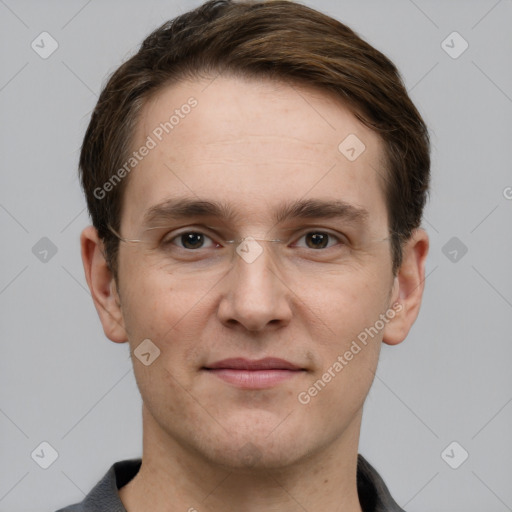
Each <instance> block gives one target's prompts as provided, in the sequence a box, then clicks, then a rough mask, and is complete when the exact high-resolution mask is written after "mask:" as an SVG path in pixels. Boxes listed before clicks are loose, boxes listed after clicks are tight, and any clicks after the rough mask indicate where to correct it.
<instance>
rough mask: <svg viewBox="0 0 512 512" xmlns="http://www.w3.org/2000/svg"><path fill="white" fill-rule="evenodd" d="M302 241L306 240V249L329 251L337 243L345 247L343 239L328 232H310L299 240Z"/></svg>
mask: <svg viewBox="0 0 512 512" xmlns="http://www.w3.org/2000/svg"><path fill="white" fill-rule="evenodd" d="M302 239H305V243H306V249H326V248H327V249H328V248H330V247H332V246H333V245H337V243H341V244H342V245H345V241H344V240H343V239H342V238H341V237H339V236H336V235H334V234H332V233H328V232H326V231H308V232H307V233H305V234H304V235H302V236H301V237H300V238H299V240H302ZM302 247H304V246H302Z"/></svg>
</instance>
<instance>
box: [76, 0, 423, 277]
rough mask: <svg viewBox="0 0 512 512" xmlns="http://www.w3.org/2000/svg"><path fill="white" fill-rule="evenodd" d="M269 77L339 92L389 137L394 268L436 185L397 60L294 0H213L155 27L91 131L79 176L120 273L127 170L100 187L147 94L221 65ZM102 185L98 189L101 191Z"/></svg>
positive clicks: (126, 148)
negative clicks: (118, 234)
mask: <svg viewBox="0 0 512 512" xmlns="http://www.w3.org/2000/svg"><path fill="white" fill-rule="evenodd" d="M224 72H227V73H231V74H235V75H241V76H247V77H253V78H261V79H263V78H270V79H273V80H278V81H280V82H283V83H294V84H303V85H307V86H313V87H315V88H317V89H319V90H320V91H324V92H326V93H329V94H330V95H332V94H334V95H335V96H336V97H337V98H339V99H340V100H341V101H342V102H343V104H344V105H346V106H347V108H349V109H350V111H351V112H352V113H353V114H354V115H355V116H356V117H357V118H358V119H359V120H360V121H361V122H362V123H364V124H365V125H366V126H368V127H369V128H371V129H372V130H374V131H375V132H376V133H378V134H379V135H380V137H381V138H382V140H383V142H384V148H385V161H386V164H387V165H386V169H385V171H384V172H383V173H380V175H381V178H383V182H384V183H383V186H384V191H385V195H386V204H387V210H388V219H389V229H390V234H391V247H392V258H393V269H392V270H393V273H394V274H396V272H397V270H398V269H399V267H400V265H401V261H402V247H403V244H404V243H405V242H406V241H407V240H408V239H409V238H410V236H411V234H412V232H413V230H414V229H416V228H417V227H419V225H420V222H421V218H422V213H423V208H424V205H425V201H426V196H427V193H428V185H429V177H430V142H429V135H428V130H427V127H426V125H425V123H424V121H423V119H422V118H421V115H420V114H419V112H418V110H417V109H416V107H415V106H414V104H413V103H412V101H411V99H410V98H409V96H408V94H407V91H406V89H405V86H404V84H403V82H402V79H401V76H400V74H399V72H398V70H397V68H396V67H395V65H394V64H393V63H392V62H391V61H390V60H389V59H388V58H387V57H386V56H384V55H383V54H382V53H380V52H379V51H377V50H376V49H375V48H373V47H372V46H371V45H369V44H368V43H366V42H365V41H363V40H362V39H361V38H360V37H359V36H358V35H357V34H356V33H355V32H354V31H352V30H351V29H350V28H348V27H347V26H346V25H344V24H342V23H340V22H339V21H337V20H335V19H333V18H331V17H329V16H326V15H324V14H322V13H320V12H318V11H316V10H314V9H312V8H309V7H306V6H304V5H301V4H298V3H295V2H292V1H287V0H271V1H257V0H248V1H234V0H210V1H207V2H205V3H204V4H203V5H201V6H200V7H198V8H196V9H194V10H192V11H190V12H187V13H185V14H183V15H181V16H178V17H177V18H175V19H173V20H170V21H168V22H166V23H165V24H164V25H162V26H161V27H160V28H158V29H157V30H155V31H154V32H152V33H151V34H150V35H149V36H148V37H147V38H146V39H145V40H144V42H143V43H142V45H141V47H140V49H139V51H138V52H137V53H136V54H135V55H134V56H133V57H131V58H130V59H129V60H127V61H126V62H125V63H124V64H122V65H121V66H120V67H119V68H118V69H117V70H116V71H115V72H114V73H113V75H112V76H111V77H110V79H109V81H108V83H107V85H106V86H105V87H104V89H103V91H102V92H101V95H100V97H99V100H98V103H97V105H96V108H95V109H94V112H93V114H92V118H91V121H90V123H89V126H88V128H87V132H86V134H85V137H84V142H83V145H82V150H81V154H80V176H81V182H82V186H83V188H84V191H85V195H86V199H87V206H88V209H89V213H90V215H91V218H92V222H93V225H94V226H95V228H96V229H97V230H98V233H99V236H100V237H101V238H102V239H103V241H104V243H105V250H106V256H107V261H108V263H109V266H110V268H111V269H112V270H113V272H114V276H116V274H117V272H116V261H117V250H118V244H119V241H118V239H117V238H116V237H115V236H114V235H113V234H112V233H111V231H110V230H109V229H108V226H109V225H110V226H111V227H112V228H114V229H115V230H118V229H119V225H120V219H121V211H122V199H123V190H124V188H125V186H126V179H124V180H123V181H122V182H120V183H119V185H118V186H115V187H112V188H111V190H109V192H108V198H107V199H106V200H103V198H98V193H97V191H98V190H99V189H102V187H103V185H104V184H105V183H106V182H108V181H109V179H112V177H113V176H114V174H115V173H116V171H117V170H118V169H119V168H120V167H121V166H122V165H123V162H126V159H127V157H129V155H130V152H131V145H132V142H133V137H134V133H135V129H136V126H137V122H138V119H139V113H140V112H141V109H142V108H143V107H144V105H145V104H146V102H147V101H148V99H149V98H150V97H152V96H154V95H155V94H156V93H158V92H159V91H160V90H161V89H163V88H164V87H166V86H168V85H171V84H174V83H177V82H178V81H180V80H183V79H185V78H192V79H193V78H199V77H201V76H214V75H216V74H219V73H224ZM95 191H96V192H95Z"/></svg>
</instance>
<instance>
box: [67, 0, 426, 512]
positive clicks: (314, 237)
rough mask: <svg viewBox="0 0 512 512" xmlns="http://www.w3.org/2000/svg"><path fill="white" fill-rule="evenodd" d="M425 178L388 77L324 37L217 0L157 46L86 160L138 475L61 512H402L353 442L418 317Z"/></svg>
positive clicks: (344, 31)
mask: <svg viewBox="0 0 512 512" xmlns="http://www.w3.org/2000/svg"><path fill="white" fill-rule="evenodd" d="M429 168H430V159H429V139H428V132H427V128H426V126H425V124H424V122H423V120H422V119H421V117H420V115H419V113H418V111H417V110H416V108H415V107H414V105H413V104H412V102H411V101H410V99H409V97H408V96H407V93H406V91H405V88H404V86H403V83H402V81H401V79H400V76H399V74H398V71H397V70H396V68H395V67H394V65H393V64H392V63H391V62H390V61H389V60H388V59H387V58H386V57H385V56H383V55H382V54H381V53H379V52H378V51H377V50H375V49H374V48H372V47H371V46H369V45H368V44H367V43H365V42H364V41H362V40H361V39H360V38H359V37H358V36H357V35H356V34H355V33H354V32H352V31H351V30H350V29H349V28H347V27H346V26H344V25H342V24H341V23H339V22H337V21H335V20H333V19H332V18H329V17H327V16H325V15H323V14H320V13H319V12H316V11H314V10H312V9H310V8H308V7H305V6H302V5H300V4H296V3H293V2H287V1H270V2H258V1H254V2H233V1H230V0H222V1H210V2H207V3H205V4H204V5H203V6H201V7H199V8H198V9H196V10H194V11H191V12H189V13H186V14H184V15H182V16H180V17H178V18H176V19H175V20H173V21H172V22H168V23H166V24H165V25H163V26H162V27H161V28H159V29H158V30H156V31H155V32H154V33H152V34H151V35H150V36H149V37H148V38H147V39H146V40H145V41H144V42H143V44H142V46H141V48H140V51H139V52H138V53H137V54H136V55H135V56H133V57H132V58H131V59H130V60H128V61H127V62H126V63H124V64H123V65H122V66H121V67H120V68H119V69H118V70H117V71H116V72H115V73H114V75H113V76H112V77H111V78H110V81H109V82H108V84H107V85H106V87H105V89H104V90H103V92H102V94H101V96H100V99H99V101H98V104H97V106H96V109H95V111H94V113H93V115H92V119H91V122H90V125H89V128H88V130H87V133H86V135H85V139H84V144H83V147H82V152H81V157H80V170H81V178H82V184H83V187H84V190H85V193H86V197H87V202H88V207H89V211H90V214H91V217H92V221H93V226H90V227H88V228H86V229H85V230H84V231H83V233H82V237H81V244H82V257H83V262H84V268H85V274H86V278H87V282H88V285H89V288H90V290H91V294H92V297H93V300H94V303H95V305H96V308H97V311H98V314H99V316H100V319H101V322H102V325H103V328H104V331H105V334H106V336H107V337H108V338H109V339H110V340H112V341H114V342H116V343H124V342H128V343H129V344H130V350H131V354H132V360H133V365H134V372H135V377H136V380H137V384H138V387H139V390H140V393H141V395H142V399H143V411H142V413H143V453H142V460H131V461H122V462H118V463H116V464H114V466H113V467H112V468H111V469H110V471H109V472H108V473H107V474H106V475H105V477H104V478H103V479H102V480H101V481H100V482H99V483H98V485H97V486H96V487H95V488H94V489H93V490H92V491H91V492H90V494H89V495H88V496H87V497H86V498H85V499H84V501H83V502H82V503H81V504H78V505H74V506H71V507H68V508H65V509H62V510H64V511H75V512H76V511H92V510H94V511H100V510H101V511H103V510H105V511H107V510H108V511H124V510H126V511H128V512H140V511H145V510H151V511H152V512H160V511H180V510H182V511H189V512H192V511H199V512H203V511H212V512H217V511H223V512H224V511H231V510H233V511H234V510H237V511H239V510H243V511H244V512H252V511H254V512H256V511H268V510H276V511H280V512H289V511H290V512H291V511H298V510H308V511H313V510H325V511H333V512H334V511H337V510H343V511H344V512H362V511H363V512H383V511H400V510H402V509H401V508H400V507H399V506H398V505H397V504H396V502H395V501H394V500H393V498H392V497H391V495H390V493H389V491H388V489H387V488H386V485H385V484H384V482H383V480H382V479H381V477H380V476H379V475H378V474H377V472H376V470H375V469H374V468H372V466H371V465H370V464H369V463H368V462H367V461H366V460H365V459H364V458H363V457H362V456H361V455H358V442H359V433H360V426H361V418H362V408H363V404H364V401H365V398H366V396H367V394H368V391H369V389H370V386H371V384H372V381H373V378H374V374H375V371H376V367H377V363H378V357H379V352H380V346H381V343H382V342H384V343H387V344H389V345H395V344H398V343H400V342H401V341H403V340H404V338H405V337H406V336H407V333H408V331H409V329H410V328H411V326H412V324H413V323H414V321H415V319H416V317H417V314H418V311H419V307H420V303H421V297H422V293H423V281H424V266H425V259H426V256H427V252H428V237H427V235H426V233H425V231H423V230H422V229H421V228H420V227H419V226H420V222H421V216H422V211H423V206H424V204H425V199H426V193H427V190H428V182H429Z"/></svg>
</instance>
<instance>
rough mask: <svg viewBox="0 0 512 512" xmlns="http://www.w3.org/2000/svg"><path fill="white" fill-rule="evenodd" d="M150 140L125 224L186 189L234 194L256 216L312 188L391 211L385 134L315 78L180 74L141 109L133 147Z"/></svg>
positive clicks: (232, 200)
mask: <svg viewBox="0 0 512 512" xmlns="http://www.w3.org/2000/svg"><path fill="white" fill-rule="evenodd" d="M142 146H147V147H150V146H151V149H150V150H149V151H147V152H146V153H147V154H146V155H145V156H144V157H143V158H141V159H140V161H139V162H138V164H137V166H136V167H135V168H134V170H133V171H132V172H131V173H130V175H129V179H128V184H127V188H126V190H125V198H124V199H125V200H124V206H123V224H129V225H137V222H140V219H141V218H142V217H143V215H144V213H145V212H146V211H147V210H148V209H149V208H151V207H152V206H154V205H155V204H158V203H160V202H163V201H165V200H168V199H172V198H182V197H188V198H191V197H195V198H201V199H207V200H212V199H215V200H218V201H220V202H223V203H226V204H228V203H229V204H231V205H232V206H233V208H234V209H235V210H236V209H237V208H238V209H239V210H240V216H239V218H244V215H245V220H247V221H254V222H256V221H262V222H263V220H264V218H265V215H266V211H267V209H268V213H269V215H270V213H271V209H272V208H273V207H274V206H275V207H279V205H280V204H282V203H283V202H286V203H289V202H291V201H296V200H297V199H300V198H304V197H308V196H311V197H315V198H322V199H332V200H343V201H346V202H347V203H350V204H353V205H354V206H358V207H363V208H365V209H367V210H368V211H369V212H370V214H371V217H372V218H375V219H376V220H378V219H379V218H387V215H386V210H385V201H384V193H383V184H382V179H381V178H382V177H383V176H385V169H384V164H383V162H384V158H383V156H384V153H383V144H382V141H381V139H380V137H379V136H378V135H377V134H376V133H374V132H373V131H371V130H370V129H369V128H367V127H366V126H364V125H363V124H362V123H360V122H359V121H358V120H357V119H356V117H355V116H354V115H353V114H352V113H351V112H350V110H349V109H347V108H346V107H344V106H343V105H342V104H341V103H339V102H337V101H336V100H335V99H334V98H333V97H332V96H329V95H327V94H325V93H323V92H321V91H319V90H316V89H313V88H305V87H303V86H300V87H299V86H297V85H291V84H284V83H278V82H271V81H268V80H256V79H247V78H243V79H242V78H239V77H229V76H219V77H217V78H212V79H204V80H197V81H184V82H180V83H178V84H175V85H172V86H169V87H167V88H165V89H163V90H161V91H159V92H158V93H157V94H156V95H155V96H154V97H153V98H152V99H151V100H150V101H148V102H147V104H146V105H145V107H144V108H143V109H142V112H141V115H140V119H139V123H138V126H137V130H136V134H135V143H134V148H133V149H134V150H137V149H138V148H141V147H142ZM361 150H363V151H362V152H361ZM360 152H361V153H360ZM359 153H360V155H359V156H358V154H359ZM354 155H355V156H356V158H355V159H354Z"/></svg>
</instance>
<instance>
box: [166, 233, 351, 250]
mask: <svg viewBox="0 0 512 512" xmlns="http://www.w3.org/2000/svg"><path fill="white" fill-rule="evenodd" d="M190 233H193V234H195V235H203V236H204V237H206V238H209V239H210V240H211V241H212V242H213V243H215V244H218V245H221V244H220V243H219V242H216V241H215V240H214V239H213V238H212V237H211V236H209V235H207V234H206V233H204V232H203V231H201V230H192V229H188V230H187V231H181V232H179V233H176V234H174V235H173V236H172V238H168V239H166V238H167V237H164V238H163V239H162V242H161V243H162V245H163V246H165V247H167V246H169V245H176V244H174V241H175V240H179V239H180V237H181V236H183V235H186V234H190ZM312 233H314V234H322V235H328V236H329V237H330V238H334V239H336V240H337V241H338V244H341V245H344V246H346V245H348V243H349V242H348V239H347V238H346V237H345V236H343V235H341V234H334V233H332V232H331V231H326V230H322V229H310V230H309V231H306V232H304V233H303V234H302V235H301V236H300V237H299V238H298V239H297V240H300V239H302V238H303V237H305V236H306V235H309V234H312ZM338 244H334V245H331V246H327V247H321V248H319V249H313V248H310V247H301V248H302V249H310V250H312V251H320V250H324V251H325V250H327V249H331V248H332V247H334V246H335V245H338ZM176 246H177V247H178V248H179V249H182V250H184V251H187V252H197V251H200V250H201V249H205V247H199V248H198V249H187V248H186V247H181V246H179V245H176Z"/></svg>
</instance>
